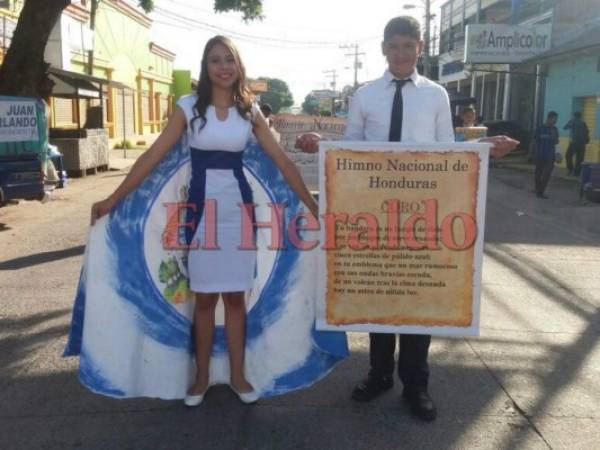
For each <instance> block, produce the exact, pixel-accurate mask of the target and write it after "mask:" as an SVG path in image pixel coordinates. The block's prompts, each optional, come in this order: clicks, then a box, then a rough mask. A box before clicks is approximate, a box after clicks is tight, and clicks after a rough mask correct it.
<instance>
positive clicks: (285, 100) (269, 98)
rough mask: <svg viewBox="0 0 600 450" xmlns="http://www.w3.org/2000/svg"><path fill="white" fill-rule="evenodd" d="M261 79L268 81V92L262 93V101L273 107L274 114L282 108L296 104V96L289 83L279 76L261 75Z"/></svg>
mask: <svg viewBox="0 0 600 450" xmlns="http://www.w3.org/2000/svg"><path fill="white" fill-rule="evenodd" d="M259 80H263V81H266V82H267V86H268V87H267V92H263V93H262V94H260V102H261V103H268V104H269V105H271V108H272V109H273V114H277V113H279V111H280V110H281V109H282V108H288V107H290V106H292V105H293V104H294V97H293V96H292V93H291V92H290V88H289V87H288V85H287V83H286V82H285V81H283V80H280V79H279V78H267V77H260V78H259Z"/></svg>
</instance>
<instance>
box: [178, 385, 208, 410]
mask: <svg viewBox="0 0 600 450" xmlns="http://www.w3.org/2000/svg"><path fill="white" fill-rule="evenodd" d="M208 388H209V386H207V387H206V389H205V390H204V392H203V393H202V394H197V395H190V394H186V396H185V398H184V399H183V403H184V404H185V406H189V407H194V406H198V405H199V404H200V403H202V401H203V400H204V395H205V394H206V391H208Z"/></svg>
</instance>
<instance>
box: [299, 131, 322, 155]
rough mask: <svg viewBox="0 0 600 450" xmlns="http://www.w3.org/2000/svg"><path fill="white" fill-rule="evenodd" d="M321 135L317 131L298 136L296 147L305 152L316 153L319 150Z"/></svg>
mask: <svg viewBox="0 0 600 450" xmlns="http://www.w3.org/2000/svg"><path fill="white" fill-rule="evenodd" d="M320 140H321V135H320V134H317V133H304V134H301V135H300V136H298V137H297V138H296V145H295V147H296V148H299V149H300V150H302V151H303V152H304V153H316V152H317V151H319V141H320Z"/></svg>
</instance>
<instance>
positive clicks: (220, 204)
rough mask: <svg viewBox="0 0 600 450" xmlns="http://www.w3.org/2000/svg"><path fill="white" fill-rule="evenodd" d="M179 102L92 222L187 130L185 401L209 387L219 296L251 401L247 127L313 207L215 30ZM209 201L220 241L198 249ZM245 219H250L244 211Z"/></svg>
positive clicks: (241, 389) (238, 375)
mask: <svg viewBox="0 0 600 450" xmlns="http://www.w3.org/2000/svg"><path fill="white" fill-rule="evenodd" d="M177 106H178V107H177V108H175V111H174V113H173V115H172V117H171V118H170V119H169V123H168V125H167V127H166V128H165V130H164V131H163V132H162V133H161V135H160V136H159V137H158V139H157V140H156V142H155V143H154V144H153V145H152V146H151V147H150V148H149V149H148V151H146V152H145V153H144V154H143V155H142V156H141V157H140V158H139V159H138V160H137V161H136V163H135V164H134V166H133V167H132V169H131V171H130V172H129V174H128V175H127V177H126V178H125V180H123V182H122V183H121V185H120V186H119V187H118V188H117V189H116V190H115V192H114V193H113V194H111V195H110V196H109V197H108V198H106V199H105V200H102V201H100V202H98V203H95V204H94V205H93V206H92V219H91V220H92V224H93V223H94V221H95V220H96V219H98V218H100V217H102V216H103V215H105V214H107V213H108V212H110V211H111V209H113V208H114V207H115V205H116V204H117V203H118V202H119V200H121V199H122V198H123V197H125V196H126V195H127V194H128V193H130V192H131V191H133V190H134V189H135V188H136V187H137V186H138V185H139V184H140V183H141V182H142V181H143V180H144V179H145V177H146V176H147V175H148V174H149V173H150V172H151V171H152V169H153V168H154V167H155V166H156V165H157V164H158V163H159V162H160V160H161V159H162V158H163V157H164V155H165V154H166V153H167V152H168V151H169V150H170V149H171V148H172V147H173V145H174V144H175V143H176V142H177V141H178V140H179V138H180V137H181V136H182V134H183V133H184V132H187V136H188V141H189V144H190V147H191V151H190V156H191V162H192V178H191V182H190V187H189V192H188V203H191V204H192V205H193V206H194V207H192V208H188V209H187V211H186V213H187V220H186V222H190V221H191V222H192V223H194V227H193V228H192V227H190V228H186V241H187V244H188V245H190V251H189V256H188V274H189V277H190V288H191V290H192V291H193V292H194V293H195V297H196V305H195V310H194V329H195V343H196V367H197V372H196V379H195V383H194V384H193V385H192V386H191V387H190V389H189V390H188V394H187V396H186V398H185V404H186V405H188V406H196V405H199V404H200V403H201V402H202V400H203V398H204V394H205V392H206V390H207V389H208V387H209V361H210V354H211V350H212V339H213V334H214V330H215V307H216V304H217V301H218V299H219V296H221V297H222V298H223V301H224V305H225V332H226V336H227V347H228V353H229V363H230V373H231V378H230V385H231V388H232V389H233V391H234V392H235V393H236V394H237V395H238V396H239V398H240V400H241V401H243V402H245V403H252V402H254V401H256V400H257V399H258V394H257V393H256V392H255V391H254V389H253V387H252V385H250V383H248V381H247V380H246V377H245V375H244V348H245V325H246V310H245V302H244V292H245V291H246V290H248V289H250V288H251V286H252V282H253V278H254V270H255V257H256V254H255V252H254V251H252V250H247V249H243V250H240V249H238V246H240V243H241V242H240V236H241V232H242V230H241V227H242V222H243V220H242V219H243V218H242V214H250V212H249V210H246V209H244V208H240V206H239V205H240V204H242V203H243V204H248V203H252V193H251V191H250V188H249V185H248V182H247V181H246V179H245V177H244V174H243V171H242V158H241V157H242V153H243V150H244V148H245V146H246V143H247V142H248V140H249V139H250V136H251V134H252V132H254V135H255V137H256V139H257V140H258V142H259V143H260V145H261V146H262V148H263V149H264V151H265V152H266V153H267V155H268V156H269V157H270V158H271V159H272V160H273V162H274V163H275V164H276V165H277V167H278V168H279V170H280V171H281V173H282V175H283V177H284V178H285V179H286V181H287V182H288V183H289V185H290V187H291V188H292V189H293V190H294V192H296V194H297V195H298V197H299V198H300V199H301V200H302V201H303V202H304V204H305V205H306V206H307V207H308V208H309V210H310V211H311V213H312V214H314V215H315V216H317V214H318V207H317V204H316V202H315V201H314V199H313V198H312V196H311V195H310V192H309V191H308V189H307V188H306V186H305V184H304V182H303V181H302V178H301V176H300V174H299V172H298V170H297V169H296V167H295V165H294V163H293V162H292V161H290V160H289V158H288V157H287V156H286V155H285V153H284V152H283V150H282V149H281V147H280V146H279V144H278V143H277V142H276V141H275V139H274V137H273V135H272V134H271V131H270V130H269V125H268V123H267V121H266V120H265V118H264V117H263V115H262V113H261V112H260V110H259V109H258V107H257V106H256V105H255V104H253V102H252V95H251V92H250V91H249V89H248V87H247V86H246V72H245V68H244V65H243V63H242V61H241V59H240V56H239V52H238V51H237V49H236V47H235V45H234V44H233V42H231V40H229V39H228V38H226V37H223V36H215V37H214V38H212V39H210V40H209V41H208V42H207V44H206V47H205V49H204V54H203V56H202V67H201V72H200V81H199V82H198V89H197V92H196V94H195V95H190V96H186V97H182V98H181V99H180V100H179V102H178V103H177ZM205 200H207V202H206V203H205V202H204V201H205ZM209 201H210V202H212V203H211V205H214V206H216V208H215V207H214V206H211V214H210V217H211V218H212V217H213V216H214V217H216V222H217V224H216V226H217V239H218V241H217V244H218V247H219V248H218V249H211V250H206V249H202V248H201V247H202V244H203V243H205V239H204V237H205V236H204V232H205V224H204V219H205V217H204V214H203V212H204V210H205V209H206V210H207V216H208V208H209V206H208V205H209ZM215 211H216V214H214V212H215ZM246 219H251V218H249V217H247V216H246ZM211 220H212V219H211ZM246 223H248V222H246ZM209 225H210V224H209ZM209 228H210V227H209ZM207 239H208V237H207ZM195 247H200V248H199V249H195Z"/></svg>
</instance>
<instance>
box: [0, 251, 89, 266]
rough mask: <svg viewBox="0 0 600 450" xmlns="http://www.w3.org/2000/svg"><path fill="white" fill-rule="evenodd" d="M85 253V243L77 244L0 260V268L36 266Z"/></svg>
mask: <svg viewBox="0 0 600 450" xmlns="http://www.w3.org/2000/svg"><path fill="white" fill-rule="evenodd" d="M84 253H85V245H78V246H77V247H71V248H67V249H64V250H56V251H51V252H41V253H35V254H33V255H27V256H23V257H20V258H15V259H10V260H8V261H3V262H0V270H19V269H24V268H26V267H31V266H36V265H38V264H44V263H49V262H53V261H58V260H60V259H65V258H72V257H74V256H81V255H83V254H84Z"/></svg>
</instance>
